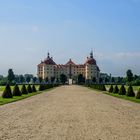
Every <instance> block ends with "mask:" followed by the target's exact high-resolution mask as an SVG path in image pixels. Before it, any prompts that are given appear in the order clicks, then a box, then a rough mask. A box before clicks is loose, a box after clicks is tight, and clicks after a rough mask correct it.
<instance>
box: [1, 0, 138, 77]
mask: <svg viewBox="0 0 140 140" xmlns="http://www.w3.org/2000/svg"><path fill="white" fill-rule="evenodd" d="M92 49H93V52H94V57H95V58H96V60H97V63H98V65H99V67H100V69H101V72H105V73H112V75H114V76H122V75H125V72H126V70H127V69H128V68H129V69H132V71H133V72H134V73H135V74H140V0H0V74H2V75H6V74H7V71H8V69H9V68H13V70H14V72H15V73H16V74H25V73H31V74H36V69H37V67H36V65H37V64H39V63H40V61H41V59H44V58H45V57H46V56H47V52H48V51H49V52H50V53H51V55H52V56H53V57H54V60H55V61H56V63H59V64H65V63H66V62H67V61H68V59H69V58H72V59H73V61H75V63H77V64H79V63H80V64H81V63H84V62H85V59H86V57H87V55H88V54H89V53H90V51H91V50H92Z"/></svg>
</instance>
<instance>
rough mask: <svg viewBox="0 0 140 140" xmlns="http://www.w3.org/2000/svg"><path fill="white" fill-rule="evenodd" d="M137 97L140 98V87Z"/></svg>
mask: <svg viewBox="0 0 140 140" xmlns="http://www.w3.org/2000/svg"><path fill="white" fill-rule="evenodd" d="M136 99H140V88H139V90H138V92H137V96H136Z"/></svg>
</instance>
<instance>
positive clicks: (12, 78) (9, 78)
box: [7, 69, 15, 83]
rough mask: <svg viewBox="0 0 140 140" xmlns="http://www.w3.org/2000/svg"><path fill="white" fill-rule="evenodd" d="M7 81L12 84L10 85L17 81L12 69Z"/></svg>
mask: <svg viewBox="0 0 140 140" xmlns="http://www.w3.org/2000/svg"><path fill="white" fill-rule="evenodd" d="M7 79H8V82H10V83H11V82H12V81H13V80H14V79H15V74H14V72H13V70H12V69H9V70H8V76H7Z"/></svg>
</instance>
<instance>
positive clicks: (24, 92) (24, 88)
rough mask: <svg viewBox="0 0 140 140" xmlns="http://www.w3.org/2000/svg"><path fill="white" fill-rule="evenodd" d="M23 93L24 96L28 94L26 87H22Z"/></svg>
mask: <svg viewBox="0 0 140 140" xmlns="http://www.w3.org/2000/svg"><path fill="white" fill-rule="evenodd" d="M21 93H22V94H28V91H27V89H26V86H25V85H23V86H22V88H21Z"/></svg>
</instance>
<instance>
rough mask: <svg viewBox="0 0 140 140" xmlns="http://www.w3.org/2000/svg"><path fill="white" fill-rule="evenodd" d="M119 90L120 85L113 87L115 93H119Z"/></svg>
mask: <svg viewBox="0 0 140 140" xmlns="http://www.w3.org/2000/svg"><path fill="white" fill-rule="evenodd" d="M118 92H119V88H118V86H117V85H116V86H115V87H114V89H113V93H118Z"/></svg>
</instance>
